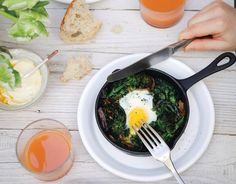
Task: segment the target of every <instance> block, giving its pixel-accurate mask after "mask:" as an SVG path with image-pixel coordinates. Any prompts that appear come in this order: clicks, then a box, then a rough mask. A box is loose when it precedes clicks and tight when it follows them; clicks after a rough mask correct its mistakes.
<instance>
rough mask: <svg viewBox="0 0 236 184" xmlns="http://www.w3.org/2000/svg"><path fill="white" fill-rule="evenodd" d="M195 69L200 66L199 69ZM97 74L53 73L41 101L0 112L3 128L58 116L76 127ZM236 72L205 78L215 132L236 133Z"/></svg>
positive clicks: (200, 62)
mask: <svg viewBox="0 0 236 184" xmlns="http://www.w3.org/2000/svg"><path fill="white" fill-rule="evenodd" d="M185 62H187V63H188V64H193V65H199V66H203V65H205V64H204V62H203V61H199V62H197V61H192V62H190V61H185ZM58 70H61V69H58ZM195 70H196V71H197V70H199V69H198V68H196V69H195ZM95 73H96V70H94V71H93V72H92V73H91V74H90V75H89V76H87V77H86V78H84V79H83V80H81V81H71V82H69V83H62V82H61V81H60V80H59V78H60V76H61V73H60V72H59V73H57V72H56V73H52V74H51V75H50V80H49V85H48V89H47V91H46V93H45V95H44V96H43V98H42V99H41V100H40V101H39V102H38V103H36V104H35V105H33V106H31V107H29V108H27V109H25V110H23V111H16V112H5V111H0V114H1V120H0V122H1V128H3V129H4V128H6V129H14V128H15V129H20V128H23V127H24V126H26V125H27V124H28V123H29V122H31V121H34V120H36V119H40V118H55V119H58V120H60V121H62V122H64V123H65V124H66V125H67V126H68V127H69V128H70V129H77V123H76V122H77V120H76V111H77V105H78V101H79V98H80V96H81V93H82V91H83V89H84V87H85V85H86V84H87V83H88V81H89V79H90V78H91V77H92V76H93V75H94V74H95ZM235 75H236V71H235V70H229V71H222V72H220V73H217V74H215V75H213V76H211V77H209V78H207V79H205V82H206V84H207V86H208V87H209V90H210V93H211V95H212V97H213V101H214V104H215V109H216V128H215V132H216V133H223V134H226V133H228V134H236V124H235V123H234V122H235V119H236V113H235V111H236V106H235V104H236V98H235V91H236V79H235ZM222 94H224V95H222ZM12 116H14V117H15V118H14V119H11V120H9V117H12Z"/></svg>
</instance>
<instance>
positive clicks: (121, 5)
mask: <svg viewBox="0 0 236 184" xmlns="http://www.w3.org/2000/svg"><path fill="white" fill-rule="evenodd" d="M212 1H213V0H207V1H206V0H187V2H186V6H185V10H200V9H202V8H203V7H204V6H206V5H207V4H209V3H210V2H212ZM224 1H225V2H226V3H228V4H230V5H233V2H234V1H233V0H224ZM66 7H67V5H66V4H61V3H58V2H53V1H52V2H51V3H50V5H49V6H48V8H50V9H58V8H66ZM90 8H91V9H113V10H138V9H139V1H138V0H129V1H127V0H115V1H114V0H102V1H100V2H97V3H94V4H91V5H90Z"/></svg>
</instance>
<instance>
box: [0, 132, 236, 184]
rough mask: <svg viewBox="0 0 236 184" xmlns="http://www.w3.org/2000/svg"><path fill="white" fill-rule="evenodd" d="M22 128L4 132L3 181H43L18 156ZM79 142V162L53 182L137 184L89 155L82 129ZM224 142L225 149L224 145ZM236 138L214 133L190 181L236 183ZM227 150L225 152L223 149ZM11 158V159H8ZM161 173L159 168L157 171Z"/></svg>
mask: <svg viewBox="0 0 236 184" xmlns="http://www.w3.org/2000/svg"><path fill="white" fill-rule="evenodd" d="M18 134H19V131H16V130H13V131H0V138H1V139H0V140H1V142H0V170H1V172H0V182H1V183H5V184H14V183H29V184H31V183H32V184H33V183H40V182H39V181H38V180H36V179H34V178H33V177H32V176H31V175H30V174H29V173H28V172H27V171H25V170H24V169H22V167H21V166H20V164H19V163H18V162H17V160H16V158H15V143H14V142H15V139H16V137H17V135H18ZM72 135H73V137H74V145H75V148H76V149H75V150H74V151H75V153H76V154H75V162H74V166H73V168H72V170H71V171H70V172H69V173H68V175H67V176H65V177H64V178H62V179H61V180H58V181H57V182H51V183H58V184H59V183H63V184H71V183H72V184H73V183H91V184H93V183H105V184H106V183H107V184H110V183H117V184H118V183H135V182H130V181H127V180H124V179H121V178H119V177H116V176H114V175H112V174H110V173H109V172H107V171H105V170H104V169H102V168H101V167H100V166H99V165H98V164H97V163H95V161H94V160H93V159H92V158H91V157H90V156H89V155H88V153H87V151H86V150H85V149H84V147H83V145H82V144H81V140H80V138H79V135H78V132H72ZM222 145H224V148H222ZM232 147H236V137H235V136H228V135H214V137H213V140H212V142H211V144H210V146H209V148H208V150H207V151H206V153H205V154H204V156H203V157H202V158H201V159H200V160H199V161H198V162H197V163H196V164H195V165H194V166H193V167H191V168H190V169H189V170H188V171H186V172H184V173H183V174H182V176H183V178H184V179H185V181H186V183H192V184H199V183H207V184H216V183H217V184H218V183H225V184H234V183H235V181H236V175H235V172H234V169H235V166H236V165H235V163H236V158H235V155H236V150H235V149H232ZM222 150H224V151H222ZM4 158H7V159H4ZM157 172H158V171H157ZM158 183H160V184H162V183H163V184H164V183H165V184H166V183H168V184H172V183H175V180H174V179H168V180H166V181H162V182H158Z"/></svg>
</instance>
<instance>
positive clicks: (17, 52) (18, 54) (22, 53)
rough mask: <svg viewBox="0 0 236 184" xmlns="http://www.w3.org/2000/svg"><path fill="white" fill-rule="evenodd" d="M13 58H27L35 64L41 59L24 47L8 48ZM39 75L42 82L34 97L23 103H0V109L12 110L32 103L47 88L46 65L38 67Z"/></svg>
mask: <svg viewBox="0 0 236 184" xmlns="http://www.w3.org/2000/svg"><path fill="white" fill-rule="evenodd" d="M9 51H10V53H11V55H12V57H13V59H21V58H22V59H29V60H31V61H33V62H34V64H35V65H38V64H39V63H41V62H42V61H43V60H42V58H41V57H40V56H38V55H37V54H35V53H34V52H31V51H29V50H25V49H10V50H9ZM39 71H40V73H41V76H42V83H41V88H40V90H39V91H38V93H37V95H36V96H35V97H34V99H33V100H32V101H30V102H28V103H26V104H24V105H7V104H3V103H0V109H3V110H7V111H13V110H20V109H24V108H26V107H29V106H30V105H33V104H34V103H35V102H36V101H37V100H38V99H39V98H40V97H41V96H42V95H43V93H44V91H45V90H46V88H47V83H48V73H49V71H48V67H47V65H46V64H44V65H43V66H41V67H40V69H39Z"/></svg>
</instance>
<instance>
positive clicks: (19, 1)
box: [0, 0, 49, 41]
mask: <svg viewBox="0 0 236 184" xmlns="http://www.w3.org/2000/svg"><path fill="white" fill-rule="evenodd" d="M47 4H49V1H48V0H0V15H2V16H4V17H5V18H8V19H10V20H11V21H12V22H13V23H14V24H13V25H12V27H11V28H10V29H9V30H8V35H9V36H10V37H12V38H14V39H16V40H18V41H30V40H32V39H34V38H36V37H38V36H48V32H47V29H46V27H45V25H44V23H45V22H46V21H47V20H48V13H47V11H46V9H45V6H46V5H47Z"/></svg>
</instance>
